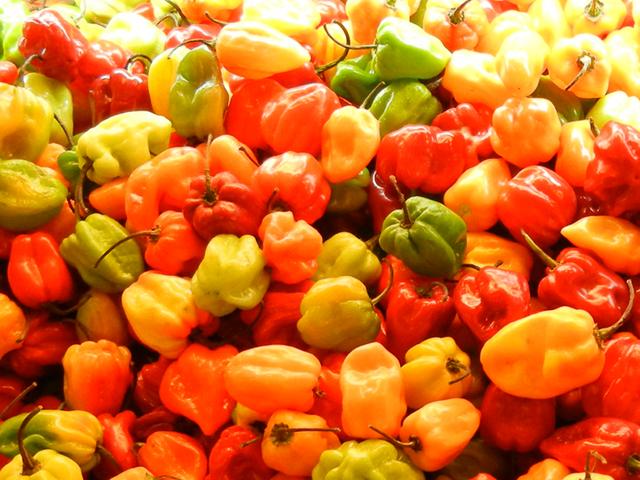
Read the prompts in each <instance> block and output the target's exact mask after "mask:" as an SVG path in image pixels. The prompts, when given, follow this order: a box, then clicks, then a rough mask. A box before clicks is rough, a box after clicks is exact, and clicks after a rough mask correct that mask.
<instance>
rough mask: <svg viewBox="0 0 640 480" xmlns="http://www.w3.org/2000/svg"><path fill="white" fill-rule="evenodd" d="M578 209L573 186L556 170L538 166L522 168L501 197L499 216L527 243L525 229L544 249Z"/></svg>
mask: <svg viewBox="0 0 640 480" xmlns="http://www.w3.org/2000/svg"><path fill="white" fill-rule="evenodd" d="M576 210H577V199H576V194H575V191H574V190H573V187H571V185H569V183H568V182H567V181H566V180H565V179H563V178H562V177H561V176H560V175H558V174H557V173H555V172H554V171H553V170H550V169H549V168H546V167H541V166H539V165H533V166H530V167H525V168H523V169H522V170H520V171H519V172H518V173H517V174H516V175H515V176H514V177H513V178H512V179H511V180H509V181H508V182H507V183H506V184H505V185H504V187H503V188H502V191H501V192H500V196H499V197H498V219H499V220H500V221H501V222H502V223H503V224H504V226H505V227H507V229H508V230H509V233H511V235H512V236H513V237H514V238H515V239H517V240H518V241H519V242H521V243H524V239H523V237H522V234H521V230H524V231H525V232H526V233H527V234H528V235H529V236H530V237H531V238H532V239H533V241H534V242H535V243H537V244H538V245H540V247H542V248H545V247H549V246H551V245H553V244H554V243H556V242H557V241H558V239H559V238H560V230H561V229H562V228H563V227H565V226H566V225H569V224H570V223H571V222H572V221H573V219H574V217H575V215H576Z"/></svg>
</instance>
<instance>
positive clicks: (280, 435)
mask: <svg viewBox="0 0 640 480" xmlns="http://www.w3.org/2000/svg"><path fill="white" fill-rule="evenodd" d="M298 432H331V433H340V432H341V430H340V429H339V428H337V427H333V428H332V427H327V428H322V427H320V428H316V427H295V428H291V427H290V426H289V425H287V424H286V423H276V424H275V425H274V426H273V427H272V428H271V432H270V433H269V438H270V439H271V441H272V442H273V444H274V445H286V444H288V443H289V442H291V439H292V438H293V434H294V433H298Z"/></svg>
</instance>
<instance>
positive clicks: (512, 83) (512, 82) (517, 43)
mask: <svg viewBox="0 0 640 480" xmlns="http://www.w3.org/2000/svg"><path fill="white" fill-rule="evenodd" d="M548 54H549V47H548V46H547V44H546V43H545V41H544V38H542V36H541V35H540V34H539V33H536V32H534V31H531V30H523V31H520V32H515V33H512V34H511V35H509V36H508V37H507V38H506V39H505V41H504V42H503V43H502V46H501V47H500V49H499V50H498V53H497V54H496V67H497V70H498V75H500V78H502V81H503V83H504V85H505V87H507V89H508V90H509V93H510V94H511V95H512V96H514V97H527V96H529V95H531V94H532V93H533V92H534V90H535V89H536V88H537V86H538V82H540V77H541V76H542V73H543V72H544V71H545V70H546V68H547V66H546V60H547V55H548Z"/></svg>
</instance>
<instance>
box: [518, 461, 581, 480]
mask: <svg viewBox="0 0 640 480" xmlns="http://www.w3.org/2000/svg"><path fill="white" fill-rule="evenodd" d="M570 472H571V470H569V469H568V468H567V467H566V466H565V465H564V464H563V463H560V462H559V461H558V460H556V459H555V458H545V459H544V460H541V461H539V462H538V463H534V464H533V465H531V468H529V470H527V473H525V474H524V475H520V476H519V477H518V480H562V479H563V478H564V477H566V476H567V475H569V473H570Z"/></svg>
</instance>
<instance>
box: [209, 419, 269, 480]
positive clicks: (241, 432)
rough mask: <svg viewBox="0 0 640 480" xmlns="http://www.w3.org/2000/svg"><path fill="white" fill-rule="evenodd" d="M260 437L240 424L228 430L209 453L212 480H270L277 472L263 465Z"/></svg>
mask: <svg viewBox="0 0 640 480" xmlns="http://www.w3.org/2000/svg"><path fill="white" fill-rule="evenodd" d="M256 439H259V437H258V435H257V434H256V433H255V432H254V431H253V430H251V429H249V428H247V427H243V426H240V425H232V426H230V427H227V428H225V429H224V430H223V431H222V433H221V434H220V437H219V438H218V441H216V443H215V444H214V445H213V448H212V449H211V453H210V454H209V477H208V478H209V479H210V480H240V479H245V480H269V479H270V478H271V477H273V475H274V471H273V470H271V469H270V468H269V467H267V466H266V465H265V464H264V461H263V460H262V449H261V447H260V442H259V441H255V440H256Z"/></svg>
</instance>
